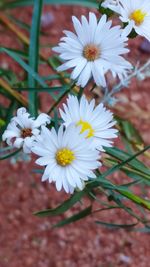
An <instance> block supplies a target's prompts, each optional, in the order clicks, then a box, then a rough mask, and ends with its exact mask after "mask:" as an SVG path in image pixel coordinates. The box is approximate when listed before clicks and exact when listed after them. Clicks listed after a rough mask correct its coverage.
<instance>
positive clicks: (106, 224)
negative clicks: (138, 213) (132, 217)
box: [95, 221, 137, 229]
mask: <svg viewBox="0 0 150 267" xmlns="http://www.w3.org/2000/svg"><path fill="white" fill-rule="evenodd" d="M95 223H96V224H100V225H103V226H105V227H107V228H110V229H119V228H131V227H134V226H136V225H137V223H131V224H116V223H108V222H102V221H96V222H95Z"/></svg>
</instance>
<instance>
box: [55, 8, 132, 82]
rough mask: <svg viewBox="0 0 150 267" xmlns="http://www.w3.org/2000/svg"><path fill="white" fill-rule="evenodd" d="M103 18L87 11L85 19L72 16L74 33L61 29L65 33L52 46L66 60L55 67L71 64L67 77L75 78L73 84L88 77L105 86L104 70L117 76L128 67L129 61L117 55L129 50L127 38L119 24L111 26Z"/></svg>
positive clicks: (65, 68)
mask: <svg viewBox="0 0 150 267" xmlns="http://www.w3.org/2000/svg"><path fill="white" fill-rule="evenodd" d="M106 19H107V17H106V15H103V16H102V17H101V19H100V20H99V22H97V18H96V16H95V14H94V13H89V21H88V20H87V19H86V17H85V16H82V17H81V22H80V21H79V20H78V19H77V18H76V17H74V16H73V17H72V20H73V25H74V28H75V32H76V33H73V32H71V31H64V33H65V34H66V37H63V38H62V39H61V42H60V43H59V46H57V47H55V48H53V50H54V51H55V52H57V53H60V58H61V59H63V60H64V61H66V62H65V63H64V64H62V65H61V66H60V67H58V71H64V70H67V69H70V68H74V70H73V71H72V73H71V78H72V79H73V80H76V79H77V85H81V86H82V87H84V86H85V85H86V84H87V82H88V81H89V80H90V78H92V77H93V79H94V81H95V83H96V84H97V85H98V86H99V85H102V86H106V80H105V73H106V72H107V71H111V72H112V74H113V76H114V77H115V76H116V75H118V76H119V77H120V78H121V77H122V76H123V75H124V74H126V71H127V70H129V69H131V64H130V63H129V62H128V61H126V60H125V59H124V58H123V57H122V56H121V55H123V54H125V53H127V52H128V51H129V50H128V49H127V48H125V46H126V43H125V41H126V40H127V38H123V37H122V32H123V31H122V29H121V28H120V26H115V27H111V24H112V22H111V21H108V22H107V21H106Z"/></svg>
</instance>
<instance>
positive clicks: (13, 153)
mask: <svg viewBox="0 0 150 267" xmlns="http://www.w3.org/2000/svg"><path fill="white" fill-rule="evenodd" d="M20 151H21V149H18V150H16V151H13V152H10V153H8V154H5V155H3V149H0V160H4V159H8V158H10V157H12V156H15V155H16V154H18V153H19V152H20ZM1 155H2V156H1Z"/></svg>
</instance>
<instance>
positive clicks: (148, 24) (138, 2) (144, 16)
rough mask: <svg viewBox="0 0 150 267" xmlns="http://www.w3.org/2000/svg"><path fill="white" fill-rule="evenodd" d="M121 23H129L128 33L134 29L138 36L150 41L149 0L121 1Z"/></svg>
mask: <svg viewBox="0 0 150 267" xmlns="http://www.w3.org/2000/svg"><path fill="white" fill-rule="evenodd" d="M119 6H120V8H119V12H118V13H119V14H120V15H121V16H120V19H121V21H123V22H127V23H129V25H128V26H127V27H126V28H125V29H126V30H127V32H128V33H129V31H131V30H132V29H133V28H134V30H135V31H136V33H137V34H139V35H141V36H144V37H145V38H146V39H148V40H149V41H150V1H149V0H119Z"/></svg>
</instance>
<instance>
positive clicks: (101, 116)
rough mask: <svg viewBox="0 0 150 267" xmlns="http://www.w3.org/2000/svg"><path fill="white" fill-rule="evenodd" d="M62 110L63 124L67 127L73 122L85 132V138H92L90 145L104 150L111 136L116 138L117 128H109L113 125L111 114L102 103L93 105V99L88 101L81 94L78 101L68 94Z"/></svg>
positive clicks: (108, 144)
mask: <svg viewBox="0 0 150 267" xmlns="http://www.w3.org/2000/svg"><path fill="white" fill-rule="evenodd" d="M63 107H64V111H63V110H61V109H60V114H61V117H62V119H63V121H64V125H65V126H66V127H68V125H70V124H71V123H74V124H75V125H76V127H77V126H78V127H79V128H80V132H81V133H84V132H85V133H86V138H87V139H92V143H91V145H92V147H94V148H96V149H98V150H101V151H104V149H103V147H104V146H105V147H110V146H111V145H112V141H111V139H112V138H116V137H117V135H116V133H117V130H116V129H114V128H111V127H112V126H114V125H115V123H116V122H115V121H113V114H112V113H111V112H110V111H108V110H106V108H105V107H104V106H103V104H99V105H98V106H96V107H95V100H94V99H93V100H92V101H91V102H88V101H87V99H86V98H85V96H82V98H81V100H80V102H79V101H78V99H77V97H76V96H71V95H69V97H68V99H67V105H66V104H63Z"/></svg>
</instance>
